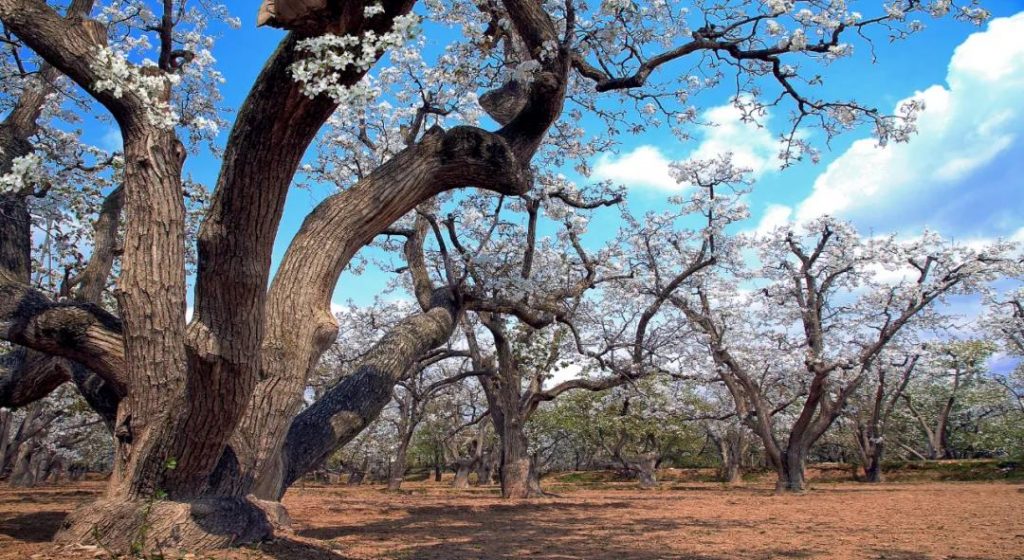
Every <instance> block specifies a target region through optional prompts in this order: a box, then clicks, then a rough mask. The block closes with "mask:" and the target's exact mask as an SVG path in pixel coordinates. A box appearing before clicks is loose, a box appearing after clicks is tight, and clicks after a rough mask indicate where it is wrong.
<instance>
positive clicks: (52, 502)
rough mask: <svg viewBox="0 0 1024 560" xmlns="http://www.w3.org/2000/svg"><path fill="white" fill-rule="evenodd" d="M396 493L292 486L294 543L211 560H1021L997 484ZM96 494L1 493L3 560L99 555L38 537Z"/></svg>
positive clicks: (1010, 506)
mask: <svg viewBox="0 0 1024 560" xmlns="http://www.w3.org/2000/svg"><path fill="white" fill-rule="evenodd" d="M405 488H406V490H405V491H403V492H402V493H401V494H392V493H386V492H384V491H383V489H382V488H381V487H379V486H361V487H347V486H344V485H339V486H306V487H301V488H296V489H293V490H292V491H290V492H289V493H288V495H287V496H286V497H285V505H286V506H287V507H288V510H289V512H290V514H291V516H292V518H293V520H294V527H293V529H294V534H293V535H286V536H283V537H282V538H280V539H278V540H277V541H275V542H272V543H266V544H263V545H260V546H259V547H256V548H249V549H240V550H235V551H232V552H229V553H221V554H217V555H215V556H213V558H217V559H230V560H242V559H252V560H257V559H259V560H271V559H276V560H297V559H303V560H306V559H311V560H326V559H369V558H396V559H397V558H430V559H471V558H538V559H545V560H556V559H558V560H561V559H622V558H630V559H639V560H644V559H660V558H666V559H667V558H672V559H690V560H723V559H734V558H736V559H769V558H780V559H789V558H828V559H837V560H838V559H850V560H853V559H858V560H859V559H888V560H929V559H935V560H938V559H959V560H968V559H972V560H982V559H1024V487H1022V486H1021V485H1019V484H1009V483H1005V482H972V483H955V482H938V483H936V482H928V483H919V484H906V483H898V484H882V485H877V486H875V485H866V484H858V483H852V482H845V483H836V484H821V483H819V484H816V485H815V486H814V489H813V490H812V491H811V492H809V493H807V494H805V495H801V496H776V495H774V494H773V492H772V490H771V487H770V485H769V484H767V483H756V484H750V485H747V486H744V487H740V488H730V489H726V488H723V487H722V486H721V485H718V484H714V483H677V482H668V483H664V484H662V486H661V487H660V488H658V489H655V490H639V489H638V488H636V487H635V486H634V485H632V484H629V483H622V484H599V485H585V484H576V485H571V484H558V483H552V484H550V485H549V486H548V488H549V489H550V490H552V491H554V492H557V493H558V496H553V497H547V498H541V499H536V500H529V501H517V502H509V501H503V500H501V499H500V498H498V496H497V495H496V489H495V488H471V489H468V490H453V489H450V488H447V487H445V486H443V485H440V484H435V483H432V482H422V483H407V484H406V485H405ZM100 489H101V483H98V482H89V483H82V484H79V485H76V486H56V487H46V488H37V489H30V490H15V489H9V488H7V487H6V486H4V487H3V488H2V489H0V558H12V559H13V558H37V559H50V558H74V557H79V558H90V557H95V556H97V551H95V550H90V549H64V550H54V549H52V547H51V546H50V545H49V544H48V541H49V539H50V538H51V537H52V536H53V534H54V533H55V532H56V530H57V528H58V527H59V525H60V522H61V520H62V519H63V518H64V516H65V515H66V514H67V512H69V511H70V510H72V509H74V508H75V507H77V506H79V505H82V504H84V503H87V502H88V501H89V500H90V499H91V498H92V497H94V496H95V495H96V494H97V493H98V492H99V491H100ZM205 557H206V556H203V558H205ZM189 558H196V557H195V556H189Z"/></svg>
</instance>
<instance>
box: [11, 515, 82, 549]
mask: <svg viewBox="0 0 1024 560" xmlns="http://www.w3.org/2000/svg"><path fill="white" fill-rule="evenodd" d="M67 516H68V513H67V512H66V511H37V512H33V513H25V514H22V515H17V516H14V517H8V518H6V519H3V520H0V534H3V535H7V536H9V537H12V538H15V539H18V540H21V541H25V542H48V541H51V540H53V536H54V535H56V534H57V530H58V529H60V524H61V523H63V522H64V518H65V517H67Z"/></svg>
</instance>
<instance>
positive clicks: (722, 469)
mask: <svg viewBox="0 0 1024 560" xmlns="http://www.w3.org/2000/svg"><path fill="white" fill-rule="evenodd" d="M711 438H712V439H713V440H714V442H715V445H716V446H717V447H718V456H719V460H720V461H721V464H720V465H719V468H718V478H719V480H721V481H722V482H724V483H726V484H729V485H735V484H739V483H740V482H741V481H742V473H741V467H742V465H743V456H744V454H746V452H747V446H748V442H747V438H746V437H745V434H744V433H743V431H742V430H741V429H739V428H736V429H730V430H727V431H726V432H725V433H724V434H722V435H721V436H718V435H714V434H712V435H711Z"/></svg>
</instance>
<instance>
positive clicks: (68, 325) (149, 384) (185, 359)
mask: <svg viewBox="0 0 1024 560" xmlns="http://www.w3.org/2000/svg"><path fill="white" fill-rule="evenodd" d="M411 6H412V2H411V1H391V2H385V11H386V17H376V18H373V19H372V21H373V23H372V24H369V23H367V21H366V18H365V17H364V16H363V10H362V5H361V4H358V5H357V4H352V3H350V4H344V5H342V6H340V7H329V8H325V9H324V10H320V11H319V13H318V14H316V17H313V16H310V17H309V18H304V19H302V22H301V25H300V26H296V29H299V31H297V32H296V33H295V34H292V35H289V36H288V37H286V38H285V39H284V41H283V42H282V43H281V46H280V47H279V48H278V50H277V52H276V53H275V54H274V55H273V56H272V58H271V60H270V61H269V62H268V64H267V66H266V67H265V68H264V70H263V72H262V73H261V75H260V77H259V78H258V79H257V82H256V85H255V86H254V87H253V89H252V91H251V92H250V96H249V97H248V98H247V100H246V102H245V104H244V105H243V107H242V108H241V110H240V111H239V114H238V118H237V120H236V122H235V126H234V128H233V129H232V133H231V135H230V136H229V139H228V146H227V148H226V150H225V156H224V163H223V166H222V169H221V175H220V178H219V179H218V183H217V188H216V190H215V193H214V196H213V202H212V205H211V208H210V210H209V212H208V214H207V217H206V219H205V220H204V222H203V226H202V229H201V231H200V236H199V243H198V248H199V268H198V276H197V282H196V309H195V315H194V318H193V320H192V321H191V323H190V324H189V325H187V326H186V325H185V324H184V322H183V317H184V313H185V277H184V254H185V252H184V220H183V218H184V206H183V203H182V189H181V171H182V165H183V161H184V154H185V151H184V149H183V147H182V145H181V143H180V142H179V141H178V139H177V137H176V136H175V134H174V132H173V131H171V130H167V129H163V128H160V127H159V126H156V125H154V124H153V123H151V122H149V119H148V118H147V117H146V115H147V109H148V108H147V107H146V104H145V103H144V101H143V100H142V99H141V98H140V97H138V96H136V95H135V94H134V93H132V92H130V91H129V92H126V93H125V94H124V95H121V96H118V97H115V96H114V95H112V94H111V93H110V92H107V91H97V90H96V89H95V87H94V84H96V83H97V82H98V77H97V75H96V74H95V69H94V67H93V65H91V64H90V62H91V61H92V60H93V59H94V56H95V53H96V50H97V48H98V47H102V46H103V45H104V44H105V41H106V39H105V32H104V29H103V27H102V25H100V24H99V23H97V22H95V21H91V20H87V19H84V18H80V17H75V18H69V19H67V20H65V19H62V18H60V17H59V16H58V15H57V14H55V13H54V12H53V10H51V9H50V8H49V7H47V6H46V5H45V4H44V3H43V2H41V1H39V0H0V19H2V21H3V23H4V24H5V26H6V27H7V28H8V29H9V30H11V31H12V32H13V33H15V34H16V35H17V36H18V37H19V38H20V39H21V40H23V41H24V42H25V43H26V44H27V45H29V46H30V47H31V48H32V49H33V50H35V51H36V52H37V53H38V54H39V55H40V56H42V57H43V58H44V59H45V60H46V61H47V62H48V63H50V64H52V65H53V67H55V68H57V69H59V70H60V71H61V72H62V73H63V74H65V75H66V76H68V77H70V78H71V79H72V80H73V81H75V82H76V83H78V84H79V85H80V86H81V87H83V88H84V89H85V90H86V91H87V92H88V93H90V94H91V95H92V96H93V97H95V98H96V99H97V100H98V101H99V102H100V103H101V104H103V105H104V106H105V107H106V108H107V109H108V110H109V111H110V113H111V114H112V115H113V116H114V118H115V119H116V121H117V122H118V124H119V126H120V128H121V132H122V136H123V138H124V153H125V162H126V163H125V177H124V183H123V188H124V195H123V196H124V214H125V218H126V227H125V230H124V243H123V246H124V251H123V254H122V271H121V276H120V278H119V288H120V289H119V291H118V312H119V313H118V315H117V316H115V315H113V314H110V313H108V312H106V311H104V310H102V309H100V308H98V307H96V306H95V305H90V304H87V303H81V302H69V303H60V304H56V303H53V302H51V301H49V300H47V299H46V298H45V296H43V295H42V294H40V293H38V292H35V291H33V290H31V289H30V288H28V287H27V286H26V284H25V283H24V282H23V278H22V277H17V276H13V275H11V274H8V273H6V272H5V273H4V274H3V276H2V277H0V280H2V282H0V290H2V295H3V298H0V301H2V302H3V303H2V304H0V326H2V327H3V328H2V329H0V331H2V335H3V337H4V338H5V339H7V340H9V341H11V342H14V343H16V344H20V345H22V346H25V347H27V348H30V349H33V350H37V351H41V352H46V353H50V354H54V355H56V356H59V357H62V358H67V359H71V360H74V361H76V362H78V363H80V364H82V365H83V366H86V367H88V368H89V369H90V370H92V371H93V372H95V373H96V374H97V375H98V376H100V378H101V379H102V381H103V382H104V383H106V384H107V385H108V386H110V387H114V388H117V389H120V390H119V391H117V393H118V394H117V397H119V399H118V402H117V415H116V422H115V428H114V432H115V435H116V457H115V471H114V474H113V476H112V477H111V482H110V484H109V486H108V490H107V493H106V494H105V496H104V498H103V499H102V500H100V501H99V502H98V503H96V504H93V505H92V506H90V507H89V508H86V509H82V510H80V511H78V512H76V513H74V514H72V515H71V516H69V518H68V521H67V523H66V525H65V528H64V530H63V531H62V533H61V534H60V539H61V540H64V541H73V542H95V541H101V543H102V544H103V545H105V546H108V547H111V548H115V549H119V548H125V547H126V545H128V544H130V542H131V540H132V538H133V535H136V534H138V532H139V530H140V529H141V528H142V527H146V530H147V532H148V535H149V537H150V539H151V543H160V544H161V545H162V546H164V547H167V548H174V547H179V546H181V547H186V548H190V549H193V550H203V549H208V548H214V547H220V546H226V545H228V544H240V543H244V542H248V541H252V540H256V539H260V538H264V537H266V536H267V535H269V534H270V532H271V530H272V525H273V523H272V521H273V520H274V519H276V518H277V517H278V515H279V513H280V511H279V506H276V505H274V504H268V503H267V502H265V501H262V500H260V499H259V497H264V498H270V499H272V500H277V499H279V498H280V497H281V495H282V494H283V492H284V491H285V489H287V487H288V486H289V485H290V484H292V483H293V482H294V481H295V480H297V479H298V477H299V476H301V475H302V474H304V473H306V472H308V471H309V470H310V469H311V468H313V467H315V466H316V465H317V464H319V463H320V462H321V461H322V460H323V459H324V458H325V457H327V456H328V455H330V453H332V452H333V451H334V450H336V449H337V448H338V447H339V446H340V445H342V444H344V443H345V442H347V441H348V440H350V439H351V438H352V437H354V435H355V434H357V433H358V431H359V430H361V429H362V428H363V427H364V426H365V425H366V424H367V423H369V422H370V421H372V420H373V418H374V417H375V416H376V415H377V414H378V413H379V411H380V408H381V407H383V405H384V404H385V403H386V402H387V400H388V398H389V396H390V393H391V388H392V387H393V385H394V383H395V382H396V381H397V380H398V378H399V377H400V375H401V373H402V372H403V371H404V370H405V369H406V368H407V367H408V366H409V364H411V363H412V362H413V361H414V360H415V359H416V358H417V357H418V356H419V355H421V354H422V353H423V352H425V351H427V350H429V349H431V348H433V347H436V346H437V345H439V344H440V343H442V342H443V341H445V340H447V338H448V337H449V336H450V335H451V332H452V329H453V328H454V325H455V324H456V323H457V320H458V315H459V313H460V306H461V302H459V301H455V300H454V297H453V294H451V293H450V292H449V291H448V290H446V289H439V290H433V291H431V292H430V293H427V294H425V297H419V296H420V295H421V294H419V293H418V294H417V295H418V297H419V299H420V302H421V304H422V305H423V307H424V311H423V312H422V313H419V314H416V315H414V316H411V317H409V318H408V319H407V320H406V321H404V322H403V323H401V324H400V325H399V326H398V327H397V328H396V329H395V330H394V331H393V332H391V333H389V335H388V336H386V337H385V339H384V340H383V341H382V342H381V343H380V344H379V345H378V346H377V347H376V348H375V349H374V350H372V351H371V352H370V353H369V354H368V357H367V359H366V360H365V362H364V363H363V364H362V365H360V366H359V367H358V368H357V370H356V372H355V373H354V374H353V375H350V376H347V377H345V378H344V379H343V380H342V381H340V382H339V383H337V384H336V385H334V386H333V387H331V388H330V389H329V390H328V391H327V393H326V394H325V396H324V397H323V398H322V399H320V400H319V401H318V402H317V403H315V404H314V405H313V406H311V407H310V408H308V409H306V410H305V411H303V412H302V413H301V414H298V415H297V416H296V413H297V412H298V407H299V405H300V404H301V393H302V389H303V388H304V384H305V380H306V379H307V378H308V375H309V372H310V370H311V369H312V368H313V366H314V365H315V364H316V362H317V360H318V359H319V357H320V354H321V353H322V351H323V350H324V349H325V348H326V346H327V345H328V344H330V342H332V341H333V339H334V336H335V333H336V330H337V325H336V324H335V322H334V320H333V318H332V317H331V316H330V313H329V294H330V291H331V290H332V289H333V287H334V285H335V283H336V282H337V279H338V276H339V275H340V273H341V271H342V269H343V268H344V267H345V266H346V264H347V263H348V261H349V259H350V258H351V257H352V255H354V254H355V252H356V251H358V250H359V249H360V248H361V247H362V246H364V245H365V244H366V243H368V242H369V241H370V240H371V239H372V238H373V237H374V236H375V235H377V234H378V233H379V232H380V231H381V230H382V229H384V228H385V227H387V226H388V225H390V223H391V222H393V221H394V220H396V219H397V218H399V217H401V216H402V215H404V214H405V213H407V212H408V211H410V210H411V209H413V208H414V207H415V206H416V205H418V204H419V203H421V202H423V201H424V200H427V199H429V198H430V197H432V196H434V195H436V194H438V193H440V192H443V191H445V190H449V189H453V188H459V187H465V186H476V187H481V188H488V189H492V190H496V191H498V192H501V193H504V194H518V193H522V192H525V191H526V189H527V188H528V184H529V183H528V181H527V171H528V162H529V160H530V158H531V157H532V155H533V153H534V152H535V151H536V149H537V146H538V145H539V144H540V142H541V139H542V138H543V136H544V133H545V131H546V130H547V128H548V126H550V124H551V123H552V122H553V121H554V119H555V118H556V117H557V115H558V114H559V112H560V111H561V107H562V98H563V95H564V84H565V76H566V73H567V71H568V57H567V56H565V55H563V56H560V57H556V58H557V60H556V61H555V62H553V63H548V64H547V66H548V67H550V70H554V72H552V71H547V70H546V71H544V72H541V73H540V74H538V75H537V76H536V77H535V79H534V82H533V83H532V85H531V87H530V88H528V89H529V91H528V92H527V102H526V103H524V105H523V109H522V110H521V111H520V113H519V114H518V115H516V116H515V118H513V119H511V120H510V121H509V122H508V123H506V124H505V125H504V126H503V127H502V129H501V130H499V131H498V132H497V133H489V132H486V131H483V130H481V129H476V128H471V127H456V128H454V129H452V130H449V131H443V130H431V131H429V132H427V133H426V134H425V135H424V136H423V138H422V139H421V140H419V141H418V142H416V143H414V144H413V145H412V146H410V147H409V148H408V149H406V150H405V151H404V152H402V153H400V154H398V155H397V156H396V157H395V158H393V159H392V160H391V161H390V162H389V163H387V164H385V165H383V166H381V167H380V168H379V169H377V170H376V171H375V172H373V173H372V174H370V175H369V176H368V177H366V178H365V179H364V180H362V181H360V182H359V183H357V184H356V185H354V186H352V187H351V188H349V189H348V190H347V191H345V192H343V193H341V194H339V195H337V196H335V197H332V198H331V199H328V200H327V201H325V202H324V203H323V204H321V205H320V206H319V207H318V208H317V209H316V211H315V212H313V213H312V214H311V215H310V216H309V217H308V218H307V220H306V222H305V223H304V225H303V228H302V229H301V230H300V232H299V234H298V235H297V236H296V239H295V241H294V242H293V243H292V246H291V247H290V249H289V251H288V252H287V253H286V255H285V258H284V260H283V262H282V264H281V266H280V269H279V272H278V275H277V276H276V277H275V279H274V282H273V284H272V285H270V287H269V289H268V284H269V281H268V278H269V269H270V251H271V248H272V246H273V239H274V234H275V232H276V230H277V225H278V223H279V221H280V217H281V212H282V210H283V203H284V196H285V193H286V192H287V189H288V187H289V185H290V182H291V178H292V176H293V174H294V172H295V169H296V167H297V165H298V162H299V160H300V159H301V157H302V154H303V153H304V151H305V149H306V147H307V146H308V145H309V142H310V141H311V140H312V139H313V137H314V136H315V134H316V132H317V131H318V130H319V128H320V126H321V125H322V123H323V121H324V120H325V119H326V118H327V116H328V115H329V114H330V113H331V112H332V111H333V108H334V107H333V104H332V103H331V102H330V101H328V100H326V99H325V98H317V99H310V98H307V97H306V96H304V95H303V94H302V92H301V87H300V85H299V84H296V83H295V82H294V81H293V80H292V78H291V76H290V75H289V73H288V71H287V68H288V66H289V65H290V64H291V62H292V61H293V60H295V57H296V56H298V55H297V53H296V50H295V48H294V47H295V43H296V41H297V40H298V39H299V38H300V37H302V36H308V35H311V34H319V33H323V32H324V31H328V30H329V31H331V32H335V33H340V34H346V33H348V34H353V35H358V34H360V33H362V32H363V31H366V30H369V29H374V30H376V31H377V32H381V31H383V30H385V29H386V28H388V27H390V24H391V20H392V19H393V18H394V17H395V16H397V15H400V14H404V13H407V12H408V11H409V10H410V9H411ZM507 8H508V10H509V12H510V16H511V18H512V20H513V21H514V23H515V25H516V26H517V28H519V29H520V33H521V34H523V35H524V40H525V41H526V42H527V43H528V44H529V45H530V47H531V48H532V49H533V50H536V51H537V52H540V50H541V47H542V44H543V42H544V41H545V40H551V39H557V37H556V36H555V34H554V26H553V24H552V23H551V21H550V20H549V19H548V17H547V15H546V14H545V13H544V12H543V10H542V9H541V8H540V6H539V5H534V4H533V3H530V2H522V1H520V0H509V1H508V2H507ZM170 20H171V18H165V21H170ZM279 23H280V22H279ZM535 26H541V27H542V28H543V29H542V31H537V30H535V29H533V27H535ZM161 31H162V33H161V35H165V33H163V32H164V31H166V32H167V33H166V35H168V36H169V35H171V34H170V29H162V30H161ZM164 70H167V69H166V68H165V69H164ZM348 74H349V75H347V76H345V77H344V79H343V82H348V83H355V82H356V81H358V79H359V78H361V77H362V74H363V72H362V71H351V72H349V73H348ZM268 147H273V148H272V149H268ZM5 258H6V255H5ZM418 291H419V290H418ZM164 495H166V497H167V499H159V497H160V496H164ZM143 513H144V514H145V515H143Z"/></svg>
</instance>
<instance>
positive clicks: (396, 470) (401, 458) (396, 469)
mask: <svg viewBox="0 0 1024 560" xmlns="http://www.w3.org/2000/svg"><path fill="white" fill-rule="evenodd" d="M410 441H412V431H411V430H410V431H409V433H408V434H406V435H405V437H403V438H402V440H401V441H400V442H399V443H398V451H396V452H395V460H394V461H393V462H392V463H391V473H390V476H389V477H388V490H391V491H397V490H400V489H401V488H402V480H404V478H405V469H406V461H407V459H406V457H407V455H408V451H409V442H410Z"/></svg>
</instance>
